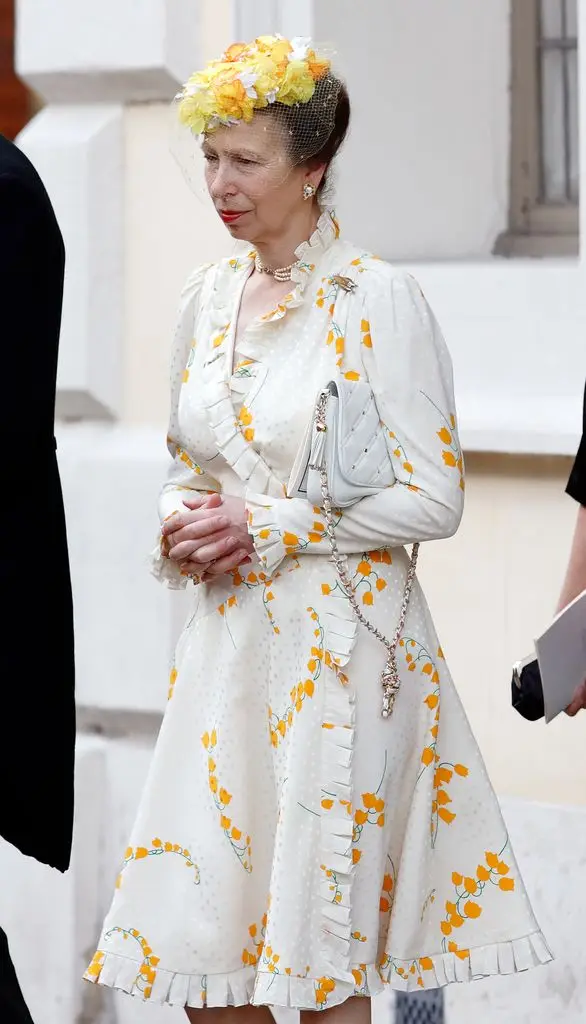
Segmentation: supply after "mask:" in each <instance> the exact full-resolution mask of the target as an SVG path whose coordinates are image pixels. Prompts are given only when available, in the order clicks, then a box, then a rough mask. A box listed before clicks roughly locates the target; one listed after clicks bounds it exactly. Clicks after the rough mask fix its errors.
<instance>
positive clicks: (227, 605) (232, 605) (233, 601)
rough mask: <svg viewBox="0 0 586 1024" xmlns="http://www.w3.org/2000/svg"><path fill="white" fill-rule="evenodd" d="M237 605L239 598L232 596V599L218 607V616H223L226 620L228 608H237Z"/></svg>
mask: <svg viewBox="0 0 586 1024" xmlns="http://www.w3.org/2000/svg"><path fill="white" fill-rule="evenodd" d="M237 604H238V598H237V597H236V595H235V594H231V595H230V597H229V598H228V599H227V600H226V601H223V602H222V604H219V605H218V607H217V611H218V614H219V615H221V616H222V618H224V617H225V615H226V608H236V606H237Z"/></svg>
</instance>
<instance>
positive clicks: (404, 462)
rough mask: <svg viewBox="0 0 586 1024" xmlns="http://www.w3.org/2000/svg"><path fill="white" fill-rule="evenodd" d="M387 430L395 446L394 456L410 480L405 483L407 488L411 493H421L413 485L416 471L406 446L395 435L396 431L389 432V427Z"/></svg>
mask: <svg viewBox="0 0 586 1024" xmlns="http://www.w3.org/2000/svg"><path fill="white" fill-rule="evenodd" d="M386 429H387V430H388V433H389V437H390V439H391V441H392V442H393V444H394V445H395V447H394V449H393V455H394V456H395V458H396V459H399V461H400V463H401V466H402V468H403V470H404V472H405V473H406V474H407V476H408V478H409V479H408V480H407V481H405V482H406V484H407V487H408V488H409V490H410V491H419V488H418V487H416V486H415V484H414V483H413V474H414V472H415V470H414V468H413V463H412V462H411V460H410V459H409V456H408V455H407V452H406V451H405V448H404V446H403V445H402V444H401V442H400V441H399V438H398V437H397V435H396V434H395V431H394V430H389V428H388V427H387V428H386Z"/></svg>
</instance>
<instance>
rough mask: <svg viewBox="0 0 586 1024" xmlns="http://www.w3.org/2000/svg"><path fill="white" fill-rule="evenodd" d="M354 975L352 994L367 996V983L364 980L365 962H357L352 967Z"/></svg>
mask: <svg viewBox="0 0 586 1024" xmlns="http://www.w3.org/2000/svg"><path fill="white" fill-rule="evenodd" d="M352 974H353V976H354V995H356V996H368V994H369V993H368V983H367V980H366V964H358V967H353V968H352Z"/></svg>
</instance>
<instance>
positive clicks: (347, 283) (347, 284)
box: [331, 274, 358, 292]
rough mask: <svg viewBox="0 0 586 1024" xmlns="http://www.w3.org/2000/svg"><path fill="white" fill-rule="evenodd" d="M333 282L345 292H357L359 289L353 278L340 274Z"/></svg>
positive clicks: (333, 278)
mask: <svg viewBox="0 0 586 1024" xmlns="http://www.w3.org/2000/svg"><path fill="white" fill-rule="evenodd" d="M331 280H332V284H337V285H338V287H339V288H342V289H343V291H345V292H355V291H356V289H357V287H358V285H357V284H356V281H353V280H352V278H351V277H342V276H341V275H340V274H336V275H335V277H332V279H331Z"/></svg>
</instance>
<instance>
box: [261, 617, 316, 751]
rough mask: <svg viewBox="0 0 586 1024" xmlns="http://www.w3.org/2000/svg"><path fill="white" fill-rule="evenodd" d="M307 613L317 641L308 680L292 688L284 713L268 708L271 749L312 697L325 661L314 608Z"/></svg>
mask: <svg viewBox="0 0 586 1024" xmlns="http://www.w3.org/2000/svg"><path fill="white" fill-rule="evenodd" d="M307 611H308V612H309V613H310V615H311V618H312V619H313V620H314V621H315V622H316V629H315V630H314V635H315V636H316V639H317V646H316V645H313V646H312V648H311V656H310V658H309V660H308V662H307V671H308V678H307V679H305V680H304V681H303V682H300V683H298V684H297V686H294V687H293V688H292V690H291V693H290V697H291V703H290V704H289V705H288V707H287V708H286V709H285V711H283V712H282V713H281V714H276V713H275V712H274V711H273V709H272V708H271V707H269V708H268V715H269V735H270V737H271V743H272V745H273V747H278V746H279V743H280V742H281V740H282V739H284V738H285V736H286V734H287V730H288V729H290V728H291V726H292V725H293V719H294V715H295V713H297V714H299V712H300V711H301V710H302V708H303V705H304V703H305V701H306V700H308V699H311V698H312V697H313V695H314V693H315V684H316V683H317V681H318V679H319V677H320V675H321V672H322V665H323V663H324V661H325V657H326V651H325V649H324V630H323V626H322V625H321V623H320V621H319V617H318V615H317V612H316V611H315V608H308V609H307ZM327 653H329V652H327ZM330 663H331V657H330Z"/></svg>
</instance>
